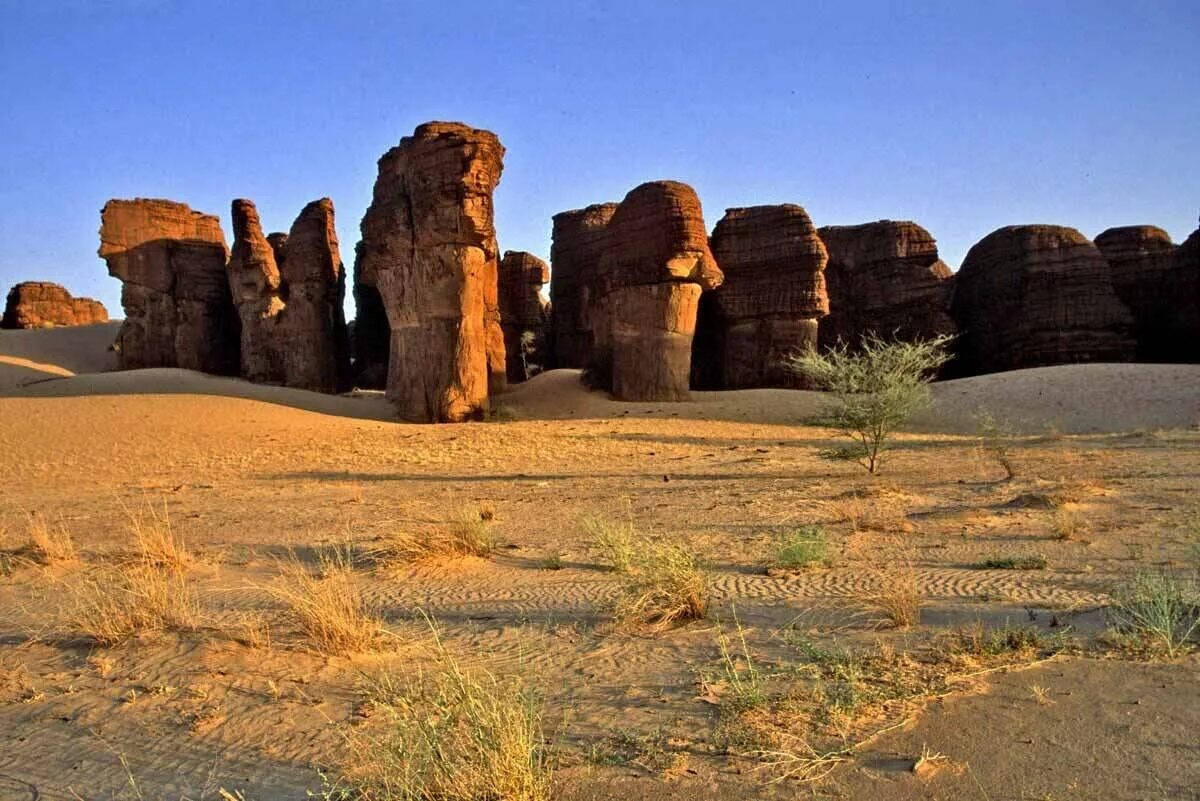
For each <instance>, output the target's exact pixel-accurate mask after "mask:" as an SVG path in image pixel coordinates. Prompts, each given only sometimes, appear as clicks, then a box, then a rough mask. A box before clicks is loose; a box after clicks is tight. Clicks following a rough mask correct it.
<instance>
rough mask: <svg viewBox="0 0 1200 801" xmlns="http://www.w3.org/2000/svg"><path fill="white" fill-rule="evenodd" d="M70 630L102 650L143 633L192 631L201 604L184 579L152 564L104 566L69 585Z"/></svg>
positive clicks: (66, 624)
mask: <svg viewBox="0 0 1200 801" xmlns="http://www.w3.org/2000/svg"><path fill="white" fill-rule="evenodd" d="M66 590H67V597H68V602H67V605H66V610H65V620H64V624H65V626H64V627H65V628H67V629H68V631H69V632H71V633H80V634H83V635H84V636H86V637H88V638H89V639H91V640H93V641H94V642H96V643H98V644H99V645H106V646H108V645H116V644H117V643H119V642H122V641H123V640H125V639H127V638H128V637H130V636H132V635H134V634H136V633H138V632H140V631H167V630H184V631H187V630H192V629H195V628H196V627H197V626H198V625H199V620H200V617H201V612H200V604H199V601H198V600H197V598H196V594H195V592H194V591H193V590H192V588H191V587H189V586H188V584H187V582H186V581H185V580H184V579H183V576H182V575H180V574H179V573H176V572H173V571H169V570H164V569H162V568H160V567H156V566H154V565H151V564H134V565H125V566H121V567H113V566H108V565H105V566H101V567H97V568H95V569H93V570H91V571H89V572H88V573H87V574H85V575H82V576H80V577H78V578H76V579H75V580H74V581H72V582H70V583H68V584H67V585H66Z"/></svg>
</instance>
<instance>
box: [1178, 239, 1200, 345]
mask: <svg viewBox="0 0 1200 801" xmlns="http://www.w3.org/2000/svg"><path fill="white" fill-rule="evenodd" d="M1171 284H1172V286H1173V287H1175V288H1176V292H1177V293H1178V303H1179V308H1178V309H1177V310H1176V312H1175V314H1176V315H1177V316H1176V320H1177V330H1179V331H1182V332H1184V335H1183V341H1182V342H1180V343H1179V344H1178V346H1177V348H1175V349H1173V350H1172V355H1173V357H1174V360H1175V361H1180V362H1189V363H1196V364H1200V228H1197V229H1196V230H1195V231H1193V232H1192V234H1191V236H1189V237H1188V238H1187V239H1185V240H1184V241H1183V244H1181V245H1180V246H1179V247H1178V248H1177V249H1176V250H1175V267H1174V270H1173V276H1172V279H1171Z"/></svg>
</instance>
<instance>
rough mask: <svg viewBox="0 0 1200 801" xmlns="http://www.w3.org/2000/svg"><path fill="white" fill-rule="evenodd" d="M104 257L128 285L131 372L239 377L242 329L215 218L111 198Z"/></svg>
mask: <svg viewBox="0 0 1200 801" xmlns="http://www.w3.org/2000/svg"><path fill="white" fill-rule="evenodd" d="M99 255H100V257H101V258H103V259H104V260H105V262H106V263H107V265H108V272H109V274H110V275H113V276H115V277H117V278H119V279H121V281H122V286H121V305H122V306H123V307H124V309H125V322H124V323H123V324H122V326H121V330H120V332H119V333H118V335H117V342H116V347H117V350H118V362H119V364H120V365H121V367H122V368H123V369H136V368H140V367H182V368H185V369H189V370H200V371H202V372H206V373H216V374H221V375H236V374H237V372H238V361H239V339H240V336H239V328H240V325H239V321H238V316H237V313H236V311H235V310H234V307H233V301H232V297H231V294H230V289H229V281H228V279H227V277H226V273H225V261H226V258H227V255H228V253H227V251H226V249H225V235H224V234H223V233H222V232H221V224H220V221H219V220H218V219H217V217H216V216H215V215H211V214H201V213H200V212H196V211H192V210H191V209H190V208H188V207H187V206H185V205H184V204H182V203H175V202H172V201H169V200H146V199H141V198H139V199H136V200H110V201H108V203H106V204H105V205H104V208H103V210H101V212H100V250H99Z"/></svg>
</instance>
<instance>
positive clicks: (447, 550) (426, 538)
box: [367, 511, 496, 571]
mask: <svg viewBox="0 0 1200 801" xmlns="http://www.w3.org/2000/svg"><path fill="white" fill-rule="evenodd" d="M491 514H492V513H488V512H486V511H484V512H480V513H472V512H464V513H462V514H461V515H459V516H458V517H457V518H455V519H454V520H453V521H451V522H450V523H446V524H443V525H439V526H433V527H430V528H427V529H423V530H420V531H416V532H410V531H402V532H397V533H394V534H390V535H388V536H385V537H382V538H380V539H379V540H378V541H377V542H376V543H375V544H374V545H373V546H372V547H371V548H370V549H368V551H367V556H368V558H369V559H370V560H371V561H372V562H374V563H375V564H376V565H378V566H379V567H381V568H382V569H384V570H385V571H386V570H390V569H395V568H399V567H402V566H404V565H407V564H412V563H415V562H435V561H442V560H447V561H452V560H455V559H462V558H465V557H471V556H473V557H477V558H480V559H488V558H491V556H492V554H493V552H494V551H495V547H496V546H495V542H494V541H493V539H492V533H491V528H490V525H489V522H488V521H489V520H490V519H491Z"/></svg>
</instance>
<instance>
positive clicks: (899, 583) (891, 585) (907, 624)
mask: <svg viewBox="0 0 1200 801" xmlns="http://www.w3.org/2000/svg"><path fill="white" fill-rule="evenodd" d="M876 577H877V580H876V585H877V586H876V588H875V590H874V591H873V592H871V593H869V594H868V595H867V597H866V601H867V603H868V605H869V606H870V607H871V609H872V610H873V611H875V612H876V613H878V614H880V615H881V616H882V620H881V622H883V623H887V624H889V625H891V626H893V627H894V628H898V629H908V628H912V627H913V626H915V625H917V624H918V623H920V622H921V588H920V586H919V584H918V582H917V574H916V572H915V571H914V570H913V569H912V567H911V566H909V565H907V564H899V565H897V566H895V567H892V568H890V569H887V570H879V571H876Z"/></svg>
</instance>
